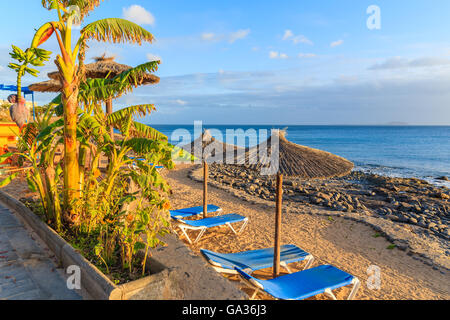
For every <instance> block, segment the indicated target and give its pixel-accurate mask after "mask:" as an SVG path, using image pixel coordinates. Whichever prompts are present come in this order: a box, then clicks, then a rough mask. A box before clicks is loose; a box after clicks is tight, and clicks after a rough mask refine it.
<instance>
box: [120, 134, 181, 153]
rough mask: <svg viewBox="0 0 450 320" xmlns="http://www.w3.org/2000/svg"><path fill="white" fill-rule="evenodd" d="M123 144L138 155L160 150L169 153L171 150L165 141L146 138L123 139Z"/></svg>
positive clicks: (159, 151)
mask: <svg viewBox="0 0 450 320" xmlns="http://www.w3.org/2000/svg"><path fill="white" fill-rule="evenodd" d="M125 146H127V147H129V148H131V149H132V150H133V152H135V153H136V154H138V155H148V154H159V153H162V151H166V152H168V153H169V154H170V153H171V150H172V147H171V146H170V145H169V144H168V143H167V142H164V141H161V140H150V139H146V138H131V139H129V140H127V141H125Z"/></svg>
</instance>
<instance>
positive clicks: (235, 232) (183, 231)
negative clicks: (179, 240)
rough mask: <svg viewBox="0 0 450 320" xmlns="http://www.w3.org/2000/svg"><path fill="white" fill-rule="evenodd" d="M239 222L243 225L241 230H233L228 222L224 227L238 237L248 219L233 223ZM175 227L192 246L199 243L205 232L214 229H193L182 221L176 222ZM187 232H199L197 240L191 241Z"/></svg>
mask: <svg viewBox="0 0 450 320" xmlns="http://www.w3.org/2000/svg"><path fill="white" fill-rule="evenodd" d="M239 222H243V224H242V226H241V228H240V229H239V231H236V230H235V229H234V228H233V226H232V225H231V223H230V222H227V223H226V224H224V225H227V226H228V227H229V228H230V229H231V231H233V233H234V234H235V235H238V234H240V233H241V232H242V231H244V229H245V227H246V226H247V224H248V218H245V219H244V220H242V221H236V222H234V223H239ZM177 227H178V228H180V230H181V232H182V233H183V234H184V236H185V237H186V239H187V240H188V241H189V243H190V244H194V243H197V242H199V241H200V239H201V238H202V236H203V234H204V233H205V232H206V230H208V229H211V228H215V227H210V228H208V227H193V226H190V225H188V224H185V223H183V222H182V221H178V222H177ZM217 227H220V226H217ZM187 230H193V231H200V232H199V234H198V235H197V238H196V239H195V240H194V241H192V240H191V238H190V237H189V235H188V234H187V232H186V231H187Z"/></svg>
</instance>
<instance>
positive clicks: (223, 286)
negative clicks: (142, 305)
mask: <svg viewBox="0 0 450 320" xmlns="http://www.w3.org/2000/svg"><path fill="white" fill-rule="evenodd" d="M0 201H1V202H2V203H4V204H5V205H7V206H8V207H10V208H11V209H13V210H14V212H15V213H17V214H18V215H19V216H20V217H21V218H22V219H23V220H24V221H25V222H26V223H27V224H28V225H29V226H30V227H31V228H32V229H33V230H34V231H35V232H36V233H37V234H38V236H39V237H40V238H41V239H42V240H43V241H44V242H45V244H46V245H47V246H48V247H49V249H50V250H52V251H53V253H54V254H55V256H56V257H57V259H58V260H59V261H60V264H61V266H62V267H63V268H64V269H65V270H66V269H67V267H69V266H73V265H76V266H79V267H80V270H81V286H82V288H83V289H84V290H85V291H86V292H87V293H88V294H89V295H90V297H91V298H92V299H95V300H184V299H188V300H211V299H233V300H241V299H246V298H247V297H246V295H245V294H244V293H243V292H242V291H240V290H239V289H238V288H237V286H235V285H234V284H233V283H231V282H230V281H228V280H226V279H225V278H224V277H222V276H221V275H219V274H218V273H217V272H215V271H214V270H213V269H212V268H210V267H209V266H208V265H206V263H205V262H204V261H203V260H202V259H201V258H200V257H198V256H196V255H194V254H193V253H192V252H191V251H190V250H189V249H188V248H187V247H186V246H185V245H184V244H183V243H182V242H181V241H179V240H178V239H176V238H175V237H174V236H171V235H169V236H168V237H167V239H166V238H164V239H163V240H164V241H165V242H166V243H167V244H168V246H167V247H162V248H159V249H157V250H156V252H155V254H154V255H153V257H149V258H148V260H147V266H148V267H149V268H150V274H151V275H150V276H148V277H145V278H142V279H139V280H136V281H132V282H129V283H126V284H122V285H115V284H114V283H113V282H112V281H111V280H110V279H109V278H107V277H106V276H105V275H104V274H103V273H102V272H101V271H100V270H98V269H97V268H96V267H95V266H94V265H93V264H92V263H90V262H89V261H88V260H87V259H85V258H84V257H83V256H82V255H81V254H80V253H79V252H78V251H76V250H75V249H74V248H73V247H72V246H71V245H70V244H69V243H67V242H66V241H65V240H64V239H63V238H62V237H61V236H59V235H58V234H57V233H56V232H55V231H54V230H53V229H51V228H50V227H49V226H48V225H46V224H45V223H44V222H42V221H41V220H40V219H39V218H38V217H37V216H36V215H35V214H34V213H33V212H31V211H30V210H29V209H28V208H27V207H26V206H25V205H23V204H22V203H21V202H20V201H18V200H16V199H14V198H12V197H10V196H9V195H7V194H5V193H4V192H2V191H0Z"/></svg>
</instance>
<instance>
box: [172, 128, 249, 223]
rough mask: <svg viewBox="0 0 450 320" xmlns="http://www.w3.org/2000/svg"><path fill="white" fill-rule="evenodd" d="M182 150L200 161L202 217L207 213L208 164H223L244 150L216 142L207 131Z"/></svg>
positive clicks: (243, 152)
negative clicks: (201, 173) (201, 165)
mask: <svg viewBox="0 0 450 320" xmlns="http://www.w3.org/2000/svg"><path fill="white" fill-rule="evenodd" d="M181 148H182V149H184V150H186V151H187V152H189V153H191V154H192V155H194V156H195V157H196V158H197V159H201V160H202V163H203V217H204V218H206V216H207V213H208V163H223V162H224V161H226V159H230V158H232V159H233V161H234V159H236V157H237V155H238V154H239V152H241V153H242V154H245V149H243V148H240V147H237V146H235V145H230V144H226V143H223V142H221V141H218V140H216V139H215V138H214V137H213V136H212V135H211V132H210V131H209V130H205V131H204V132H203V133H202V134H201V135H200V136H199V137H198V138H197V139H196V140H194V141H192V142H191V143H189V144H187V145H185V146H182V147H181Z"/></svg>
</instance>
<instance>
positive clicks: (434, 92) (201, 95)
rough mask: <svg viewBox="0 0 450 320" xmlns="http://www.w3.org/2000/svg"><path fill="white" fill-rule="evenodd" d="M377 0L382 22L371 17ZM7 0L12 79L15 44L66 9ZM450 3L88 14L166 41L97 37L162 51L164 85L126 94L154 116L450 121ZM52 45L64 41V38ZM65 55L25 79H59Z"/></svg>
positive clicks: (191, 5)
mask: <svg viewBox="0 0 450 320" xmlns="http://www.w3.org/2000/svg"><path fill="white" fill-rule="evenodd" d="M372 5H375V6H377V7H378V8H379V10H380V11H379V12H380V15H379V17H380V19H379V20H377V21H380V25H379V26H380V28H379V29H373V28H368V25H367V20H368V19H370V18H371V17H372V14H373V12H370V13H368V12H367V10H368V8H369V6H372ZM0 11H1V12H3V13H4V14H3V18H2V19H1V20H0V27H1V30H2V36H1V38H0V84H1V83H4V84H14V82H15V73H14V72H13V71H12V70H10V69H8V67H7V66H8V63H9V62H10V60H11V58H10V56H9V54H8V53H9V52H10V51H11V44H15V45H17V46H19V47H21V48H24V49H25V48H27V47H28V46H29V44H30V42H31V39H32V36H33V34H34V30H35V29H37V28H39V27H40V26H41V25H42V24H44V23H45V22H47V21H51V20H54V19H56V17H55V12H54V11H47V10H45V9H44V8H42V6H41V1H40V0H16V1H15V2H14V6H11V5H10V2H7V1H1V2H0ZM449 12H450V1H448V0H433V1H432V2H430V1H425V0H411V1H407V0H396V1H392V0H371V1H366V0H358V1H354V0H340V1H332V0H317V1H299V0H280V1H275V0H259V1H256V0H246V1H237V0H227V1H211V0H192V1H185V0H164V1H147V0H145V1H144V0H130V1H128V0H105V1H104V2H103V3H102V4H101V5H100V7H98V8H97V9H96V10H95V11H94V12H93V13H92V14H91V15H90V16H89V17H88V18H86V20H85V21H84V24H87V23H89V22H92V21H95V20H98V19H101V18H106V17H119V18H126V19H129V20H131V21H133V22H135V23H137V24H139V25H141V26H142V27H144V28H146V29H147V30H149V31H150V32H152V34H153V35H154V36H155V38H156V41H155V42H154V43H152V44H143V45H142V46H138V45H124V44H120V45H117V44H104V43H96V42H93V41H92V42H89V47H90V48H89V50H88V52H87V63H89V62H93V60H92V58H93V57H96V56H100V55H103V54H106V55H108V56H115V58H116V61H118V62H120V63H124V64H128V65H132V66H136V65H139V64H142V63H145V62H148V61H151V60H155V59H157V60H161V61H162V63H161V65H160V68H159V70H158V72H157V73H156V74H157V75H158V76H159V77H161V82H160V83H159V84H158V85H154V86H145V87H141V88H138V89H136V90H135V91H134V92H133V93H132V94H129V95H127V96H124V97H122V98H120V99H118V100H116V101H115V102H114V106H115V108H116V109H119V108H122V107H125V106H129V105H137V104H142V103H153V104H155V106H156V107H157V111H156V112H155V113H153V114H152V115H150V116H148V117H146V118H145V119H141V121H142V122H145V123H149V124H192V123H193V122H194V121H195V120H202V121H203V122H204V123H206V124H236V125H239V124H274V125H280V124H286V125H332V124H341V125H359V124H361V125H378V124H388V123H408V124H414V125H450V107H449V103H450V33H449V32H448V30H450V19H449V18H448V15H449ZM5 13H7V14H5ZM370 21H372V22H373V20H370ZM43 48H45V49H48V50H50V51H52V52H54V55H55V54H56V53H57V51H58V47H57V45H56V42H55V41H54V40H51V41H49V42H47V43H45V44H44V45H43ZM54 55H53V56H54ZM53 60H54V58H52V59H51V61H50V62H49V63H48V64H47V65H46V66H45V67H43V68H41V69H40V71H41V73H40V75H39V77H37V78H34V77H32V76H26V77H25V78H24V79H23V82H24V84H25V85H29V84H31V83H34V82H38V81H44V80H47V73H48V72H50V71H54V70H56V67H55V65H54V62H53ZM6 96H7V93H6V92H4V93H1V92H0V99H5V98H6ZM51 98H52V95H49V94H39V93H37V94H36V99H37V102H38V103H39V104H44V103H46V102H48V101H49V100H50V99H51Z"/></svg>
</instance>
